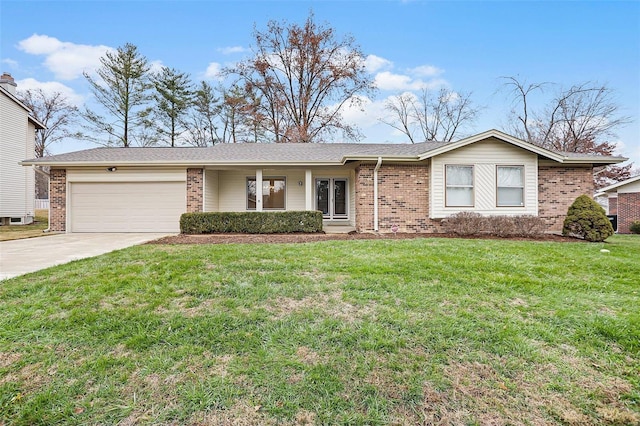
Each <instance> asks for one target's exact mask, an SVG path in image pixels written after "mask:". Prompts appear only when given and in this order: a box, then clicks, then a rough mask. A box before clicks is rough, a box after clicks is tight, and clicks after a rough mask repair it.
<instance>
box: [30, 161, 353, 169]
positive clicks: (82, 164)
mask: <svg viewBox="0 0 640 426" xmlns="http://www.w3.org/2000/svg"><path fill="white" fill-rule="evenodd" d="M342 164H343V163H341V162H336V161H317V162H313V161H304V162H303V161H289V162H287V161H202V160H197V161H196V160H194V161H164V160H162V161H122V160H105V161H38V160H34V161H31V160H25V161H21V162H20V165H22V166H34V165H35V166H52V167H103V166H153V167H163V166H170V167H192V166H202V167H210V166H213V167H215V166H251V167H254V166H256V167H270V166H340V165H342Z"/></svg>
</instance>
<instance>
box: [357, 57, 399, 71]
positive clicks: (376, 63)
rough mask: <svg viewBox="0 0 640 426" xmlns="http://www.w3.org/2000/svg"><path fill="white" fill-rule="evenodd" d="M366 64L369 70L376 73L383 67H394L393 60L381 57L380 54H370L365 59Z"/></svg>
mask: <svg viewBox="0 0 640 426" xmlns="http://www.w3.org/2000/svg"><path fill="white" fill-rule="evenodd" d="M364 66H365V68H366V69H367V71H368V72H370V73H374V72H378V71H380V70H381V69H386V68H393V62H391V61H389V60H387V59H384V58H381V57H380V56H376V55H369V56H367V57H366V59H365V60H364Z"/></svg>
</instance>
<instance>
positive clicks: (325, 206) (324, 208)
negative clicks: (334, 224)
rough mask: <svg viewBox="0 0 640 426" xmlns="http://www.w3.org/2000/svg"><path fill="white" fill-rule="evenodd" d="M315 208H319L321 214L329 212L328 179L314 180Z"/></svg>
mask: <svg viewBox="0 0 640 426" xmlns="http://www.w3.org/2000/svg"><path fill="white" fill-rule="evenodd" d="M316 209H317V210H320V211H321V212H322V214H323V215H328V214H329V181H328V180H324V179H323V180H317V181H316Z"/></svg>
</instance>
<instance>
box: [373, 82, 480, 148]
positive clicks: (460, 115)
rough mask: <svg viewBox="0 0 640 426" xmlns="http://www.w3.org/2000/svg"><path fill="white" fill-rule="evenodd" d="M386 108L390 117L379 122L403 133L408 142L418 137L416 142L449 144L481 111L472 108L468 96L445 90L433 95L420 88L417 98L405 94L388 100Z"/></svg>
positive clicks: (471, 102)
mask: <svg viewBox="0 0 640 426" xmlns="http://www.w3.org/2000/svg"><path fill="white" fill-rule="evenodd" d="M385 109H386V110H387V111H388V112H390V113H391V115H392V118H391V119H381V121H382V122H383V123H385V124H387V125H389V126H391V127H393V128H394V129H397V130H399V131H400V132H402V133H403V134H405V135H406V136H407V137H408V138H409V140H410V141H411V143H415V142H416V139H418V138H419V140H418V142H421V141H425V140H427V141H432V140H437V141H441V142H451V141H452V140H453V139H454V138H456V137H458V136H459V135H460V133H461V131H462V130H464V129H465V128H466V126H468V125H470V124H472V123H473V121H474V120H475V118H476V117H477V115H478V112H479V111H480V109H479V108H477V107H476V106H474V105H473V101H472V100H471V93H456V92H453V91H451V90H448V89H446V88H444V87H443V88H440V90H439V91H438V92H436V93H435V94H434V93H433V92H431V91H429V90H427V89H423V90H422V91H421V92H420V95H419V96H416V95H415V94H413V93H409V92H406V93H402V94H400V95H397V96H394V97H391V98H389V99H388V100H387V102H386V105H385ZM416 134H417V135H418V136H416Z"/></svg>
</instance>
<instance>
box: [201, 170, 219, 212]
mask: <svg viewBox="0 0 640 426" xmlns="http://www.w3.org/2000/svg"><path fill="white" fill-rule="evenodd" d="M218 174H219V172H218V171H217V170H206V169H205V171H204V211H205V212H217V211H218Z"/></svg>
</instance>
